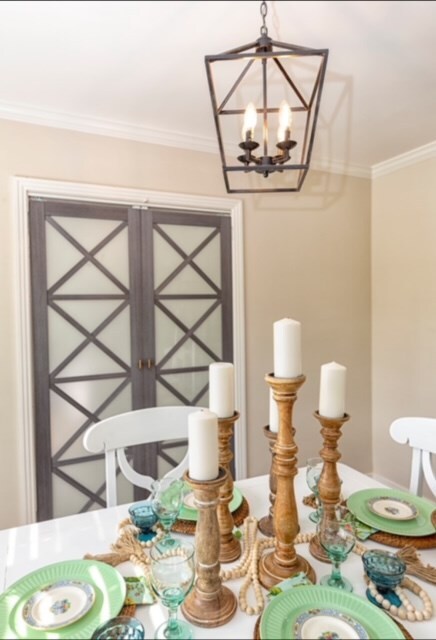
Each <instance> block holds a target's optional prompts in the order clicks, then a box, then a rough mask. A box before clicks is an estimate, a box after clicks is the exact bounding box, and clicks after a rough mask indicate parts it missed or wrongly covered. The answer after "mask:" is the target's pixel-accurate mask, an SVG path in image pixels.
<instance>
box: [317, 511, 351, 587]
mask: <svg viewBox="0 0 436 640" xmlns="http://www.w3.org/2000/svg"><path fill="white" fill-rule="evenodd" d="M317 533H318V539H319V542H320V544H321V546H322V548H323V549H324V550H325V552H326V553H327V555H328V557H329V559H330V561H331V563H332V572H331V574H330V575H327V576H324V577H323V578H321V580H320V584H322V585H324V586H328V587H336V588H337V589H342V590H343V591H353V585H352V584H351V582H350V581H349V580H347V579H346V578H344V577H343V575H342V574H341V564H342V563H343V562H345V560H346V559H347V558H348V554H349V553H350V551H352V549H353V548H354V545H355V544H356V533H355V527H354V520H353V518H352V516H351V514H350V513H349V512H348V510H347V509H346V508H345V507H343V506H342V505H340V504H337V505H334V506H331V505H324V509H323V510H322V514H321V520H320V521H319V522H318V524H317Z"/></svg>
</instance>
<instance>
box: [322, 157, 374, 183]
mask: <svg viewBox="0 0 436 640" xmlns="http://www.w3.org/2000/svg"><path fill="white" fill-rule="evenodd" d="M310 166H311V167H312V169H315V171H325V172H326V173H338V174H340V175H346V176H351V177H353V178H366V179H371V167H362V166H359V165H357V164H356V165H353V164H344V163H343V162H336V161H335V160H328V161H325V162H324V161H321V162H319V161H316V160H312V162H311V163H310Z"/></svg>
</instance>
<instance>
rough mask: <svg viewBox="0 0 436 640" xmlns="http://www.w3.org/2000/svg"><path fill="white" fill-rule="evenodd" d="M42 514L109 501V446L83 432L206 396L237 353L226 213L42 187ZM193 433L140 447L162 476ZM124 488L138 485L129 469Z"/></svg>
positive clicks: (37, 278) (129, 495)
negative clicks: (99, 451)
mask: <svg viewBox="0 0 436 640" xmlns="http://www.w3.org/2000/svg"><path fill="white" fill-rule="evenodd" d="M29 217H30V220H29V222H30V227H29V228H30V246H31V279H32V313H33V344H34V388H35V458H36V469H37V472H36V473H37V478H36V486H37V510H38V513H37V517H38V520H43V519H47V518H51V517H57V516H62V515H68V514H71V513H77V512H82V511H87V510H90V509H93V508H96V507H99V506H104V505H105V484H104V460H103V456H94V455H91V454H87V452H85V450H84V448H83V445H82V438H83V434H84V432H85V431H86V429H87V428H88V427H89V426H90V425H91V424H93V423H95V422H97V421H99V420H101V419H103V418H106V417H108V416H110V415H114V414H117V413H122V412H125V411H129V410H131V409H138V408H141V407H146V406H167V405H177V404H187V405H197V406H207V405H208V368H209V364H210V363H211V362H214V361H219V360H224V361H231V360H232V358H233V351H232V349H233V347H232V345H233V331H232V284H231V283H232V278H231V259H230V255H231V251H230V245H231V226H230V219H229V218H228V217H227V216H222V215H215V214H208V213H206V212H205V213H197V212H196V213H188V212H180V211H170V210H162V209H161V210H158V209H145V208H141V207H126V206H118V205H109V204H97V203H84V202H74V201H71V202H70V201H59V200H54V199H46V200H43V199H31V200H30V207H29ZM185 447H186V442H180V443H158V444H155V445H148V446H147V447H143V448H140V449H142V450H139V451H135V453H134V454H132V456H133V464H134V466H135V468H136V469H137V470H138V471H145V470H146V472H147V473H148V474H149V475H152V476H154V477H158V476H160V475H162V474H163V473H164V472H165V471H166V470H168V468H169V467H171V466H175V464H177V462H178V461H179V460H180V459H181V456H182V455H183V454H184V451H185ZM118 490H119V499H120V501H125V502H127V501H130V500H132V499H139V498H140V497H141V495H142V494H141V492H140V490H137V491H136V490H135V493H133V492H132V488H131V487H130V485H128V484H127V483H126V482H125V481H124V480H123V478H122V477H120V478H119V487H118Z"/></svg>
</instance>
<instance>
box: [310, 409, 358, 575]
mask: <svg viewBox="0 0 436 640" xmlns="http://www.w3.org/2000/svg"><path fill="white" fill-rule="evenodd" d="M313 415H314V416H315V418H316V419H317V420H318V421H319V422H320V424H321V435H322V437H323V448H322V449H321V451H320V452H319V455H320V456H321V458H322V459H323V460H324V465H323V468H322V472H321V475H320V478H319V481H318V495H319V500H320V503H321V505H322V508H323V510H324V511H328V510H329V509H332V508H333V506H334V505H335V504H337V503H339V502H340V501H341V479H340V477H339V474H338V470H337V466H336V463H337V462H338V460H339V459H340V458H341V454H340V453H339V451H338V440H339V438H340V437H341V435H342V433H341V428H342V425H343V424H344V423H345V422H347V420H349V419H350V416H349V415H348V414H347V413H344V415H343V416H342V418H327V417H325V416H321V415H320V413H319V411H315V412H314V414H313ZM309 550H310V553H311V554H312V555H313V556H314V557H315V558H317V559H318V560H321V561H324V562H330V560H329V559H328V556H327V554H326V553H325V551H324V549H323V548H322V547H321V545H320V543H319V540H318V536H315V537H314V538H312V540H311V541H310V544H309Z"/></svg>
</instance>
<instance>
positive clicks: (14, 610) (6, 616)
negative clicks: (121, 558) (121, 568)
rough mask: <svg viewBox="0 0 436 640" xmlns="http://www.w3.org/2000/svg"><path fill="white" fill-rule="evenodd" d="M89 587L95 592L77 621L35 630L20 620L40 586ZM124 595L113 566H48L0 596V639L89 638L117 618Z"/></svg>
mask: <svg viewBox="0 0 436 640" xmlns="http://www.w3.org/2000/svg"><path fill="white" fill-rule="evenodd" d="M66 580H68V581H75V582H82V583H86V584H89V585H91V586H92V587H93V589H94V591H95V600H94V603H93V605H92V606H91V608H90V609H89V610H88V611H87V612H86V613H85V614H84V615H83V616H81V617H80V618H79V619H77V620H75V621H73V622H70V623H69V624H68V625H67V626H63V627H62V628H58V629H57V630H56V631H54V630H52V629H48V630H47V629H41V628H37V629H35V628H34V627H33V626H30V625H28V624H27V622H26V621H25V620H24V618H23V610H24V607H25V605H26V603H28V601H29V600H30V599H31V598H32V596H34V595H35V594H36V593H37V592H39V591H41V587H42V586H44V585H52V584H56V583H59V582H61V581H66ZM125 595H126V583H125V581H124V579H123V577H122V575H121V574H120V573H119V572H118V571H117V570H116V569H114V568H113V567H111V566H109V565H108V564H104V563H103V562H98V561H96V560H66V561H65V562H57V563H55V564H50V565H47V566H45V567H42V568H41V569H37V570H36V571H32V573H29V574H27V575H26V576H23V577H22V578H20V579H19V580H17V582H15V583H14V584H12V585H11V586H10V587H8V588H7V589H6V591H4V593H2V594H1V595H0V638H8V640H11V639H14V638H21V639H22V640H44V639H47V640H48V639H49V638H58V639H65V640H67V639H68V640H76V639H78V638H83V639H89V638H90V637H91V636H92V634H93V633H94V630H95V629H96V628H97V627H98V626H99V625H100V624H101V623H102V622H105V620H108V619H109V618H113V617H114V616H116V615H118V613H119V611H120V610H121V608H122V606H123V603H124V598H125Z"/></svg>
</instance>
